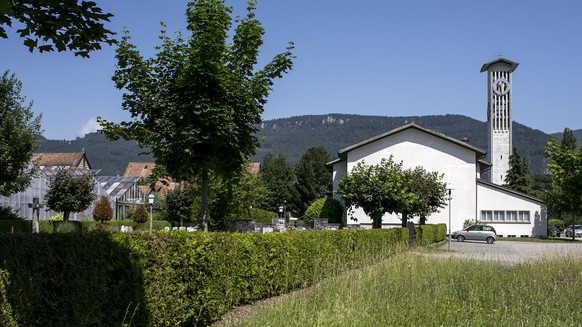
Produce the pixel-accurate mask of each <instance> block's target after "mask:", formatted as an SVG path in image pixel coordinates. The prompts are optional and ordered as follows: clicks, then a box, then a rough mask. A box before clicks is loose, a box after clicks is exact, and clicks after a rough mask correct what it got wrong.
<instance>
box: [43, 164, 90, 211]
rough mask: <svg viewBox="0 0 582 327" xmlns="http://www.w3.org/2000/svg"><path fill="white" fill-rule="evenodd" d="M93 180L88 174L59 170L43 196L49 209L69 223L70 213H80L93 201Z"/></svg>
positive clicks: (78, 171) (79, 171)
mask: <svg viewBox="0 0 582 327" xmlns="http://www.w3.org/2000/svg"><path fill="white" fill-rule="evenodd" d="M95 197H96V195H95V180H94V178H93V175H91V174H90V173H89V172H84V171H81V170H72V169H60V170H59V171H57V172H56V174H55V175H54V176H53V178H52V180H51V181H50V185H49V190H48V192H47V194H46V196H45V201H46V205H47V207H48V208H49V209H51V210H54V211H58V212H62V213H63V220H64V221H69V216H70V214H71V212H81V211H83V210H85V209H87V208H89V206H90V205H91V203H93V201H95Z"/></svg>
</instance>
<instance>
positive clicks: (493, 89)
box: [481, 58, 519, 185]
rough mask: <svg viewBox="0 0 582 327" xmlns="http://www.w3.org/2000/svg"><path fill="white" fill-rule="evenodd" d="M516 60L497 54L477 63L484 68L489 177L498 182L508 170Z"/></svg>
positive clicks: (493, 181)
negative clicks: (480, 63)
mask: <svg viewBox="0 0 582 327" xmlns="http://www.w3.org/2000/svg"><path fill="white" fill-rule="evenodd" d="M518 65H519V64H518V63H517V62H513V61H511V60H507V59H504V58H498V59H496V60H494V61H491V62H488V63H486V64H484V65H483V67H481V72H482V73H483V72H487V146H488V149H487V160H488V161H489V162H490V163H491V164H492V165H493V166H492V167H491V171H490V172H489V181H490V182H492V183H494V184H498V185H502V184H504V183H505V175H507V171H508V170H509V156H510V155H511V153H512V150H513V144H512V143H513V142H512V133H513V129H512V126H511V122H512V114H511V110H512V105H511V95H512V93H513V91H512V76H511V73H513V71H514V70H515V69H516V68H517V66H518Z"/></svg>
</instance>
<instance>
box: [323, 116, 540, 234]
mask: <svg viewBox="0 0 582 327" xmlns="http://www.w3.org/2000/svg"><path fill="white" fill-rule="evenodd" d="M338 155H339V159H337V160H335V161H332V162H330V163H329V164H328V166H329V167H330V168H331V169H332V171H333V188H334V190H337V189H338V184H339V181H340V180H341V178H343V176H345V175H346V174H347V173H348V172H349V171H351V170H352V168H353V167H354V166H355V165H357V164H358V163H359V162H362V161H363V162H364V163H365V164H367V165H376V164H379V163H380V162H381V161H382V159H384V158H389V157H390V156H391V155H392V156H393V158H394V161H395V162H402V164H403V168H414V167H417V166H422V167H424V169H426V170H427V171H437V172H439V173H440V174H443V182H445V183H446V184H447V187H448V188H450V189H451V198H452V199H451V201H450V208H449V206H448V205H447V206H446V207H444V208H443V209H442V210H440V211H439V212H436V213H434V214H432V215H430V216H429V217H428V218H427V223H430V224H438V223H444V224H446V225H447V230H448V228H449V218H450V221H451V224H450V228H451V230H453V231H454V230H458V229H462V228H463V223H464V221H465V220H473V221H479V222H486V223H488V224H491V225H493V226H494V227H495V228H496V230H497V233H498V234H499V235H502V236H509V235H512V236H518V237H519V236H545V235H546V224H547V223H546V221H547V218H546V209H545V205H544V203H543V202H541V201H540V200H538V199H535V198H532V197H530V196H527V195H525V194H521V193H518V192H515V191H511V190H508V189H506V188H504V187H501V186H499V185H495V184H492V183H489V182H485V181H482V180H480V176H481V173H482V172H484V171H486V170H488V169H490V167H491V165H490V164H489V163H488V162H486V161H485V160H484V158H485V156H486V152H485V151H484V150H481V149H479V148H476V147H474V146H472V145H470V144H467V143H465V142H462V141H459V140H456V139H453V138H450V137H448V136H446V135H443V134H440V133H437V132H435V131H431V130H428V129H425V128H423V127H421V126H418V125H416V124H408V125H405V126H402V127H400V128H397V129H394V130H392V131H389V132H387V133H384V134H381V135H379V136H376V137H374V138H371V139H369V140H366V141H364V142H361V143H358V144H355V145H353V146H350V147H347V148H345V149H342V150H340V151H339V153H338ZM335 197H336V198H337V199H339V200H341V196H339V195H337V194H336V195H335ZM449 209H450V217H449ZM501 212H503V214H501ZM489 213H491V214H490V215H489ZM352 216H353V218H355V220H354V219H351V218H350V217H348V221H347V223H348V226H349V225H352V226H356V225H359V226H361V227H371V226H372V220H371V218H370V217H369V216H367V215H366V214H365V213H364V212H363V211H362V210H361V209H355V210H353V215H352ZM482 217H483V218H484V219H482ZM501 218H503V219H501ZM417 222H418V221H417V220H416V219H415V223H417ZM401 223H402V222H401V220H400V217H399V216H398V215H389V214H387V215H385V216H384V217H383V218H382V224H383V226H384V227H393V226H394V227H395V226H400V225H401Z"/></svg>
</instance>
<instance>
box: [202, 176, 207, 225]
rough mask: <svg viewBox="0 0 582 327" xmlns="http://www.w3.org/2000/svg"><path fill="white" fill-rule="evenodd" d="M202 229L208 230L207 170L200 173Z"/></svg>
mask: <svg viewBox="0 0 582 327" xmlns="http://www.w3.org/2000/svg"><path fill="white" fill-rule="evenodd" d="M202 230H203V231H205V232H207V231H208V172H206V171H205V172H204V173H203V174H202Z"/></svg>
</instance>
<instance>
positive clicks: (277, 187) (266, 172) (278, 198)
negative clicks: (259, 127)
mask: <svg viewBox="0 0 582 327" xmlns="http://www.w3.org/2000/svg"><path fill="white" fill-rule="evenodd" d="M260 176H261V179H262V180H263V184H264V185H265V187H266V188H267V190H268V195H267V200H266V201H265V204H264V206H263V209H265V210H268V211H277V208H278V207H280V206H284V205H286V204H288V205H289V207H290V208H289V209H290V210H291V211H295V208H294V207H293V204H294V203H296V200H295V199H296V198H297V193H296V190H295V176H294V175H293V166H292V165H291V164H290V163H288V162H287V159H285V156H284V155H282V154H279V156H277V157H275V156H274V155H273V154H272V153H271V152H269V153H267V154H266V155H265V158H264V159H263V164H262V166H261V173H260Z"/></svg>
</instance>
